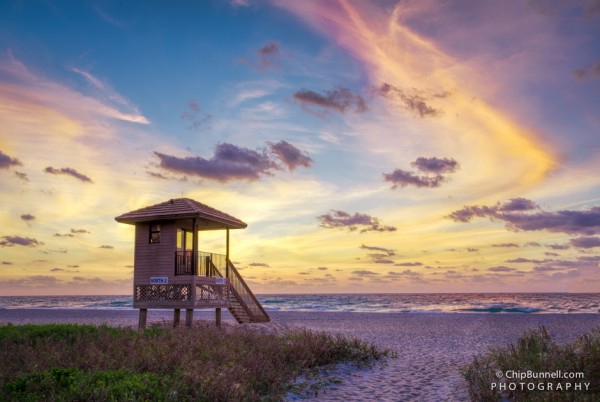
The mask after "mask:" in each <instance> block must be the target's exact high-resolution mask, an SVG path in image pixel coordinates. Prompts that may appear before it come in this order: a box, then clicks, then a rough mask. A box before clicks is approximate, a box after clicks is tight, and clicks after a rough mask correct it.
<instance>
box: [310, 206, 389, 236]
mask: <svg viewBox="0 0 600 402" xmlns="http://www.w3.org/2000/svg"><path fill="white" fill-rule="evenodd" d="M317 220H318V221H319V223H320V226H321V227H324V228H328V229H333V228H341V229H343V228H346V229H348V230H349V231H350V232H354V231H355V230H357V229H359V228H360V233H366V232H395V231H396V230H397V228H395V227H394V226H387V225H382V224H381V223H380V222H379V219H377V218H375V217H373V216H371V215H368V214H362V213H358V212H355V213H354V214H350V213H348V212H344V211H339V210H331V212H330V213H328V214H324V215H321V216H318V217H317Z"/></svg>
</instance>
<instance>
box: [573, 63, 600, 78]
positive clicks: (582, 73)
mask: <svg viewBox="0 0 600 402" xmlns="http://www.w3.org/2000/svg"><path fill="white" fill-rule="evenodd" d="M573 75H574V76H575V78H577V79H583V78H596V77H600V60H597V61H596V62H594V63H593V64H592V65H591V66H589V67H587V68H585V69H578V70H575V71H573Z"/></svg>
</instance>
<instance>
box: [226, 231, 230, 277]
mask: <svg viewBox="0 0 600 402" xmlns="http://www.w3.org/2000/svg"><path fill="white" fill-rule="evenodd" d="M225 278H229V228H227V229H225Z"/></svg>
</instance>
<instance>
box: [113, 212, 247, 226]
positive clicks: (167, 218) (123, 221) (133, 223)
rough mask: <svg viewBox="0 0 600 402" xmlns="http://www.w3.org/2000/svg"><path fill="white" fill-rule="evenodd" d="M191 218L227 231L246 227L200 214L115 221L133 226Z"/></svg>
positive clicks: (123, 218)
mask: <svg viewBox="0 0 600 402" xmlns="http://www.w3.org/2000/svg"><path fill="white" fill-rule="evenodd" d="M193 218H204V219H206V220H208V221H211V222H216V223H219V224H222V225H223V226H224V228H227V229H245V228H247V227H248V224H247V223H245V222H231V221H225V220H222V219H215V218H214V217H212V216H210V217H208V216H205V215H202V214H173V215H163V216H140V217H135V218H127V217H123V215H120V216H117V217H116V218H115V220H116V221H117V222H119V223H126V224H129V225H135V224H136V223H141V222H152V221H160V220H177V219H193Z"/></svg>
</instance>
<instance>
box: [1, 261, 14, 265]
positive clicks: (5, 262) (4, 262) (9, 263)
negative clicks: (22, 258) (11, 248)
mask: <svg viewBox="0 0 600 402" xmlns="http://www.w3.org/2000/svg"><path fill="white" fill-rule="evenodd" d="M2 265H13V263H12V262H10V261H2Z"/></svg>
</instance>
